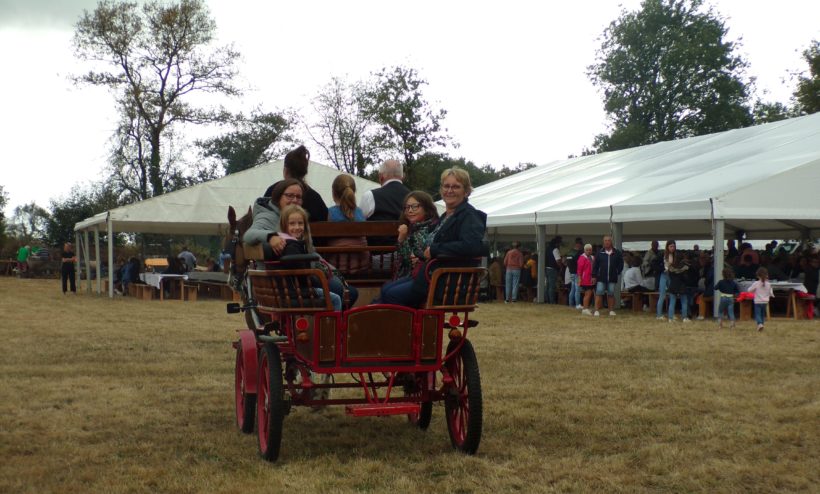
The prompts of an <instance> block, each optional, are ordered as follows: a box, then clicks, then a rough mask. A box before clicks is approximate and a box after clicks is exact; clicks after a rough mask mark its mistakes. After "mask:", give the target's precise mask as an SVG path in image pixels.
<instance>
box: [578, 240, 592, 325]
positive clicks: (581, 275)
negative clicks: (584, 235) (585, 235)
mask: <svg viewBox="0 0 820 494" xmlns="http://www.w3.org/2000/svg"><path fill="white" fill-rule="evenodd" d="M593 261H594V259H593V257H592V245H590V244H586V245H584V252H583V253H582V254H581V255H580V256H578V286H579V287H580V289H581V291H582V292H583V294H584V299H583V302H582V303H581V306H582V308H583V310H582V311H581V313H582V314H584V315H586V316H591V315H592V312H591V311H590V310H589V308H590V306H591V305H590V304H591V303H592V292H593V291H594V290H595V283H594V282H593V281H592V262H593Z"/></svg>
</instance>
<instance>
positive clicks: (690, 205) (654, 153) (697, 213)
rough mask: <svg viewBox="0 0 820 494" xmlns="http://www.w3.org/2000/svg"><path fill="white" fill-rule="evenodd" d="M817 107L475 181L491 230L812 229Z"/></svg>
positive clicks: (799, 234)
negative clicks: (722, 224) (808, 111)
mask: <svg viewBox="0 0 820 494" xmlns="http://www.w3.org/2000/svg"><path fill="white" fill-rule="evenodd" d="M818 192H820V113H818V114H814V115H809V116H805V117H799V118H793V119H789V120H783V121H780V122H774V123H770V124H765V125H758V126H755V127H747V128H744V129H737V130H730V131H726V132H721V133H717V134H710V135H704V136H698V137H692V138H688V139H680V140H676V141H668V142H661V143H657V144H652V145H648V146H641V147H638V148H632V149H624V150H621V151H614V152H608V153H601V154H596V155H591V156H582V157H578V158H572V159H566V160H561V161H556V162H553V163H549V164H546V165H541V166H538V167H535V168H532V169H530V170H526V171H524V172H522V173H518V174H516V175H512V176H510V177H507V178H504V179H501V180H498V181H495V182H493V183H490V184H487V185H484V186H482V187H478V188H476V189H475V191H474V192H473V194H472V195H471V196H470V202H471V203H472V204H473V205H474V206H475V207H477V208H478V209H481V210H483V211H484V212H486V213H487V214H488V219H487V225H488V227H489V231H490V234H491V236H492V235H505V236H510V235H512V236H520V235H533V234H534V233H535V232H536V230H538V229H539V228H537V227H546V233H547V234H548V235H556V234H560V235H562V236H564V237H565V238H566V237H569V236H570V235H582V236H583V235H586V236H590V238H592V237H591V236H597V237H600V235H602V234H604V233H609V232H610V231H611V230H612V229H613V225H616V224H620V225H622V237H623V239H624V240H646V239H657V238H675V239H686V238H693V239H704V238H711V237H712V232H713V227H714V225H713V220H722V221H724V222H725V224H726V228H727V229H729V230H733V231H738V230H743V231H745V232H746V234H747V237H749V238H764V239H765V238H809V237H811V238H815V237H817V236H820V199H818Z"/></svg>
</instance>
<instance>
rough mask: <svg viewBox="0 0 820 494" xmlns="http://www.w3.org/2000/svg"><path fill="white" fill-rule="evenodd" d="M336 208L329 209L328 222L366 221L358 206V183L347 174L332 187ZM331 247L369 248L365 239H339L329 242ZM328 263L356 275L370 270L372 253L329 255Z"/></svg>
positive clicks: (340, 177)
mask: <svg viewBox="0 0 820 494" xmlns="http://www.w3.org/2000/svg"><path fill="white" fill-rule="evenodd" d="M331 191H332V192H333V202H335V203H336V205H335V206H331V207H330V208H329V209H328V214H327V219H328V221H341V222H344V221H365V217H364V213H362V210H361V209H360V208H358V207H357V206H356V181H355V180H353V177H352V176H350V175H347V174H344V173H343V174H341V175H339V176H337V177H336V178H335V179H334V180H333V185H331ZM327 245H328V246H329V247H367V239H366V238H365V237H337V238H334V239H331V240H329V241H328V243H327ZM327 260H328V262H330V263H331V264H333V265H334V266H336V267H337V268H339V270H340V271H341V272H343V273H347V274H354V273H358V272H360V271H366V270H367V269H369V268H370V253H369V252H367V251H364V250H363V251H362V252H359V253H352V254H328V256H327Z"/></svg>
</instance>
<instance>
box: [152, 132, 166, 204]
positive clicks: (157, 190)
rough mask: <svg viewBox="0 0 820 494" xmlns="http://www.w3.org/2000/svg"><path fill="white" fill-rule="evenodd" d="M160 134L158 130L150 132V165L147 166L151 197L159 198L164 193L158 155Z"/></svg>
mask: <svg viewBox="0 0 820 494" xmlns="http://www.w3.org/2000/svg"><path fill="white" fill-rule="evenodd" d="M159 144H160V132H159V130H152V131H151V163H150V164H149V165H148V166H149V174H150V177H151V188H152V189H154V190H153V196H154V197H156V196H161V195H162V194H164V193H165V190H164V188H163V186H162V173H161V164H160V154H159Z"/></svg>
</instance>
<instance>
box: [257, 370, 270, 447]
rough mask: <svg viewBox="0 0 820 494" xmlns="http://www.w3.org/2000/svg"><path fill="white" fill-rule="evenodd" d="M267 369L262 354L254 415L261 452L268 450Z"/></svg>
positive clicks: (268, 392)
mask: <svg viewBox="0 0 820 494" xmlns="http://www.w3.org/2000/svg"><path fill="white" fill-rule="evenodd" d="M269 369H270V366H269V364H268V357H267V355H263V356H262V363H261V365H260V366H259V386H258V389H257V390H256V393H257V402H256V416H257V420H258V421H259V449H260V450H262V452H263V453H264V452H267V451H268V422H269V421H270V389H268V381H269V379H270V370H269Z"/></svg>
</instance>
